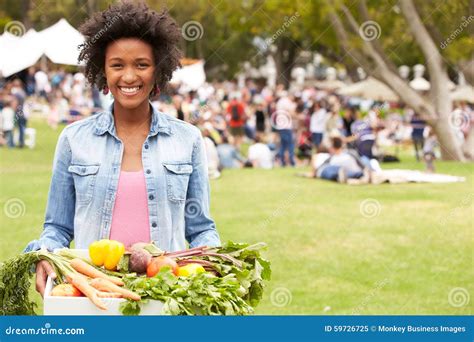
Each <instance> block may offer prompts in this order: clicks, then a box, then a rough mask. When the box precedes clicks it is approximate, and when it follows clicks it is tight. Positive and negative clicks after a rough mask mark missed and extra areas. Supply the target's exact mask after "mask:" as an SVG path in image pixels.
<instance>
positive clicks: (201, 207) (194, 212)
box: [185, 132, 221, 248]
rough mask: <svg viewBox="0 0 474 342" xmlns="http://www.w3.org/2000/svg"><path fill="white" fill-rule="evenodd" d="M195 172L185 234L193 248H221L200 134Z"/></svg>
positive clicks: (189, 191)
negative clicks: (212, 213) (212, 214)
mask: <svg viewBox="0 0 474 342" xmlns="http://www.w3.org/2000/svg"><path fill="white" fill-rule="evenodd" d="M192 163H193V171H192V173H191V175H190V178H189V184H188V191H187V196H186V204H185V206H186V207H185V234H186V240H187V241H188V242H189V245H190V247H191V248H193V247H197V246H209V247H215V246H220V245H221V241H220V238H219V234H218V232H217V229H216V224H215V223H214V220H212V218H211V214H210V187H209V178H208V171H207V157H206V151H205V148H204V141H203V139H202V136H201V134H200V132H199V134H198V137H197V139H196V141H195V142H194V145H193V157H192Z"/></svg>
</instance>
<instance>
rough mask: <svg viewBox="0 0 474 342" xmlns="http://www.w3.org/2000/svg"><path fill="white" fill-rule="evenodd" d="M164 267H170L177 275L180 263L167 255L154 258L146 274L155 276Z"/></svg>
mask: <svg viewBox="0 0 474 342" xmlns="http://www.w3.org/2000/svg"><path fill="white" fill-rule="evenodd" d="M164 268H169V269H171V271H172V272H173V273H174V274H175V275H178V264H177V263H176V261H174V260H173V259H171V258H169V257H167V256H159V257H156V258H153V259H152V260H151V262H150V263H149V264H148V267H147V268H146V275H147V277H154V276H155V275H156V274H158V273H159V272H160V271H161V270H162V269H164Z"/></svg>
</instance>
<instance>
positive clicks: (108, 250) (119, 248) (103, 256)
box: [89, 239, 125, 271]
mask: <svg viewBox="0 0 474 342" xmlns="http://www.w3.org/2000/svg"><path fill="white" fill-rule="evenodd" d="M124 253H125V246H124V245H123V243H121V242H119V241H115V240H107V239H103V240H99V241H95V242H93V243H92V244H91V245H90V246H89V256H90V258H91V260H92V263H93V264H94V265H96V266H104V267H105V268H106V269H107V270H109V271H112V270H115V269H116V268H117V264H118V263H119V261H120V258H121V257H122V255H123V254H124Z"/></svg>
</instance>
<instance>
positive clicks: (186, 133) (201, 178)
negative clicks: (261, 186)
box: [25, 104, 220, 252]
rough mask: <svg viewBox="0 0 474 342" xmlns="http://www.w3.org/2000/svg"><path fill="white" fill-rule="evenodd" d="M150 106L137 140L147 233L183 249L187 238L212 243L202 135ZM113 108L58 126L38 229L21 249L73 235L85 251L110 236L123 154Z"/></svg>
mask: <svg viewBox="0 0 474 342" xmlns="http://www.w3.org/2000/svg"><path fill="white" fill-rule="evenodd" d="M150 106H151V105H150ZM151 108H152V109H153V110H152V120H151V125H150V132H149V134H148V136H147V138H146V140H145V142H144V143H143V146H142V164H143V170H144V175H145V183H146V189H147V196H148V212H149V222H150V236H151V239H152V240H153V241H154V243H155V244H156V245H157V246H158V247H160V248H161V249H163V250H166V251H176V250H182V249H185V248H186V241H188V242H189V245H190V248H192V247H196V246H202V245H207V246H218V245H220V240H219V235H218V233H217V230H216V226H215V223H214V221H213V220H212V219H211V217H210V213H209V180H208V174H207V160H206V153H205V149H204V145H203V139H202V136H201V133H200V131H199V129H198V128H196V127H195V126H192V125H190V124H188V123H186V122H184V121H180V120H177V119H175V118H172V117H170V116H168V115H166V114H163V113H160V112H158V111H157V110H156V109H155V108H153V106H151ZM112 110H113V104H112V106H111V107H110V109H109V110H106V111H104V112H101V113H100V114H97V115H94V116H91V117H89V118H86V119H84V120H80V121H78V122H75V123H73V124H70V125H68V126H67V127H66V128H65V129H64V130H63V131H62V132H61V135H60V136H59V140H58V144H57V146H56V152H55V156H54V164H53V174H52V179H51V186H50V189H49V195H48V204H47V208H46V217H45V222H44V230H43V232H42V234H41V236H40V238H39V240H34V241H32V242H30V243H29V244H28V246H27V247H26V249H25V252H28V251H34V250H38V249H40V248H41V247H46V248H47V249H49V250H53V249H55V248H61V247H69V245H70V243H71V241H72V240H73V239H74V240H75V248H80V249H86V248H88V247H89V245H90V244H91V243H92V242H93V241H96V240H99V239H106V238H109V236H110V228H111V222H112V213H113V208H114V203H115V197H116V194H117V186H118V180H119V175H120V169H121V162H122V155H123V143H122V141H121V140H120V139H119V138H118V137H117V135H116V130H115V124H114V116H113V113H112ZM129 229H130V230H133V227H129Z"/></svg>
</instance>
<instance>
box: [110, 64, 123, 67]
mask: <svg viewBox="0 0 474 342" xmlns="http://www.w3.org/2000/svg"><path fill="white" fill-rule="evenodd" d="M121 66H122V64H112V65H111V67H112V68H120V67H121Z"/></svg>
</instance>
